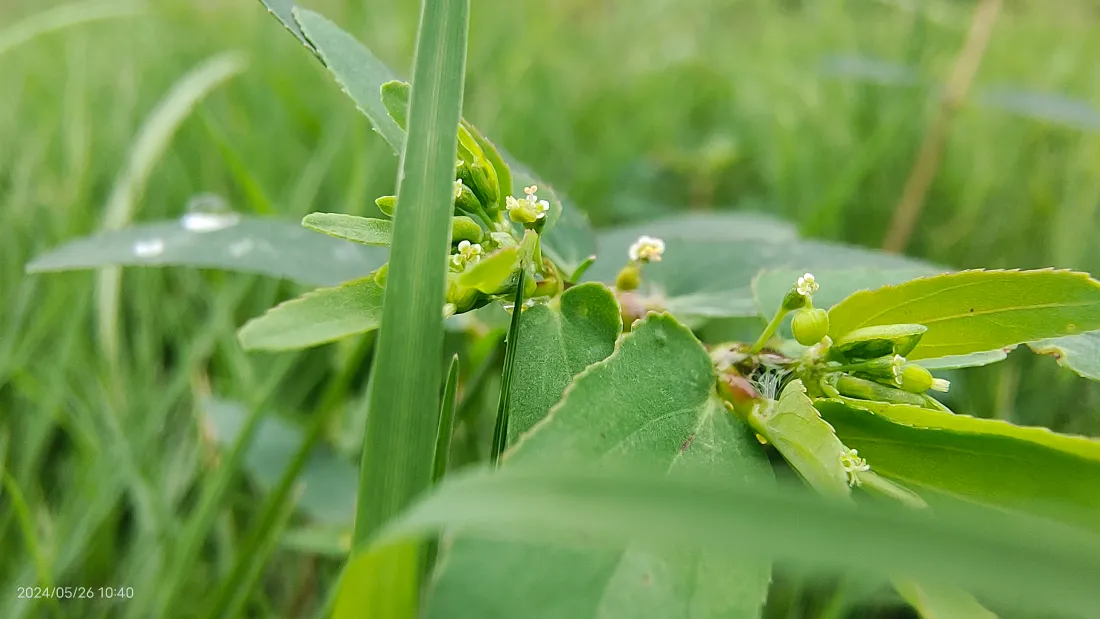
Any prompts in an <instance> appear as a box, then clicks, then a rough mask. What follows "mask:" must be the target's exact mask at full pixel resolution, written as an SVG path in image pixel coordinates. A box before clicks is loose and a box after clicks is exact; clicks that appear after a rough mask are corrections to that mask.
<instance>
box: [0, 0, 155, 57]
mask: <svg viewBox="0 0 1100 619" xmlns="http://www.w3.org/2000/svg"><path fill="white" fill-rule="evenodd" d="M141 12H142V7H141V5H139V4H137V3H135V2H99V1H93V2H77V3H73V4H63V5H61V6H55V7H53V8H50V9H47V10H45V11H42V12H41V13H36V14H35V15H31V16H30V17H28V18H26V19H24V20H23V21H20V22H16V23H15V24H13V25H12V26H10V27H8V28H7V29H5V30H4V31H3V32H0V56H3V55H4V53H5V52H9V51H11V50H12V49H15V48H16V47H18V46H20V45H23V44H24V43H27V42H28V41H33V40H34V39H36V38H38V37H40V36H42V35H44V34H49V33H51V32H56V31H58V30H63V29H65V28H68V27H69V26H79V25H80V24H86V23H88V22H92V21H98V20H101V19H114V18H117V17H133V16H135V15H139V14H140V13H141Z"/></svg>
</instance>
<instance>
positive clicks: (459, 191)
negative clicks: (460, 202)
mask: <svg viewBox="0 0 1100 619" xmlns="http://www.w3.org/2000/svg"><path fill="white" fill-rule="evenodd" d="M460 197H462V181H461V180H457V181H455V200H457V199H459V198H460Z"/></svg>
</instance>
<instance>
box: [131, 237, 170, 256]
mask: <svg viewBox="0 0 1100 619" xmlns="http://www.w3.org/2000/svg"><path fill="white" fill-rule="evenodd" d="M133 252H134V256H136V257H138V258H156V257H157V256H159V255H161V254H162V253H164V240H163V239H159V238H155V239H147V240H141V241H137V242H135V243H134V247H133Z"/></svg>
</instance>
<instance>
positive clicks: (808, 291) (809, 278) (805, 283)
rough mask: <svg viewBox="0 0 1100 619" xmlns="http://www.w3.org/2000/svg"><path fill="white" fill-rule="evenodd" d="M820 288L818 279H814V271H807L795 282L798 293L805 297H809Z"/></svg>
mask: <svg viewBox="0 0 1100 619" xmlns="http://www.w3.org/2000/svg"><path fill="white" fill-rule="evenodd" d="M818 288H820V286H818V285H817V280H816V279H814V274H813V273H807V274H805V275H803V276H802V277H799V278H798V282H796V283H795V287H794V289H795V290H796V291H797V292H798V294H800V295H802V296H804V297H808V296H810V295H812V294H813V293H815V292H817V289H818Z"/></svg>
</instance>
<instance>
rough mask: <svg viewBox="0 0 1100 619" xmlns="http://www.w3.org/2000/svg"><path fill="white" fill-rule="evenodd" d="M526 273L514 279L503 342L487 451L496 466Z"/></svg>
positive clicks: (501, 447)
mask: <svg viewBox="0 0 1100 619" xmlns="http://www.w3.org/2000/svg"><path fill="white" fill-rule="evenodd" d="M526 275H527V271H526V269H520V271H519V279H518V280H517V281H516V298H515V304H514V305H513V306H512V322H511V324H509V325H508V339H507V340H505V342H504V374H503V375H502V376H501V380H500V400H499V405H498V407H497V422H496V426H495V427H494V428H493V448H492V451H490V452H489V463H490V464H492V465H493V466H496V464H497V461H498V460H500V454H502V453H504V448H505V447H506V446H507V442H508V415H509V414H510V413H511V410H510V409H509V406H508V405H509V403H510V402H509V400H510V399H511V395H512V375H513V374H514V373H515V367H516V342H517V340H518V336H519V317H520V314H522V313H523V280H524V278H525V277H526Z"/></svg>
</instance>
